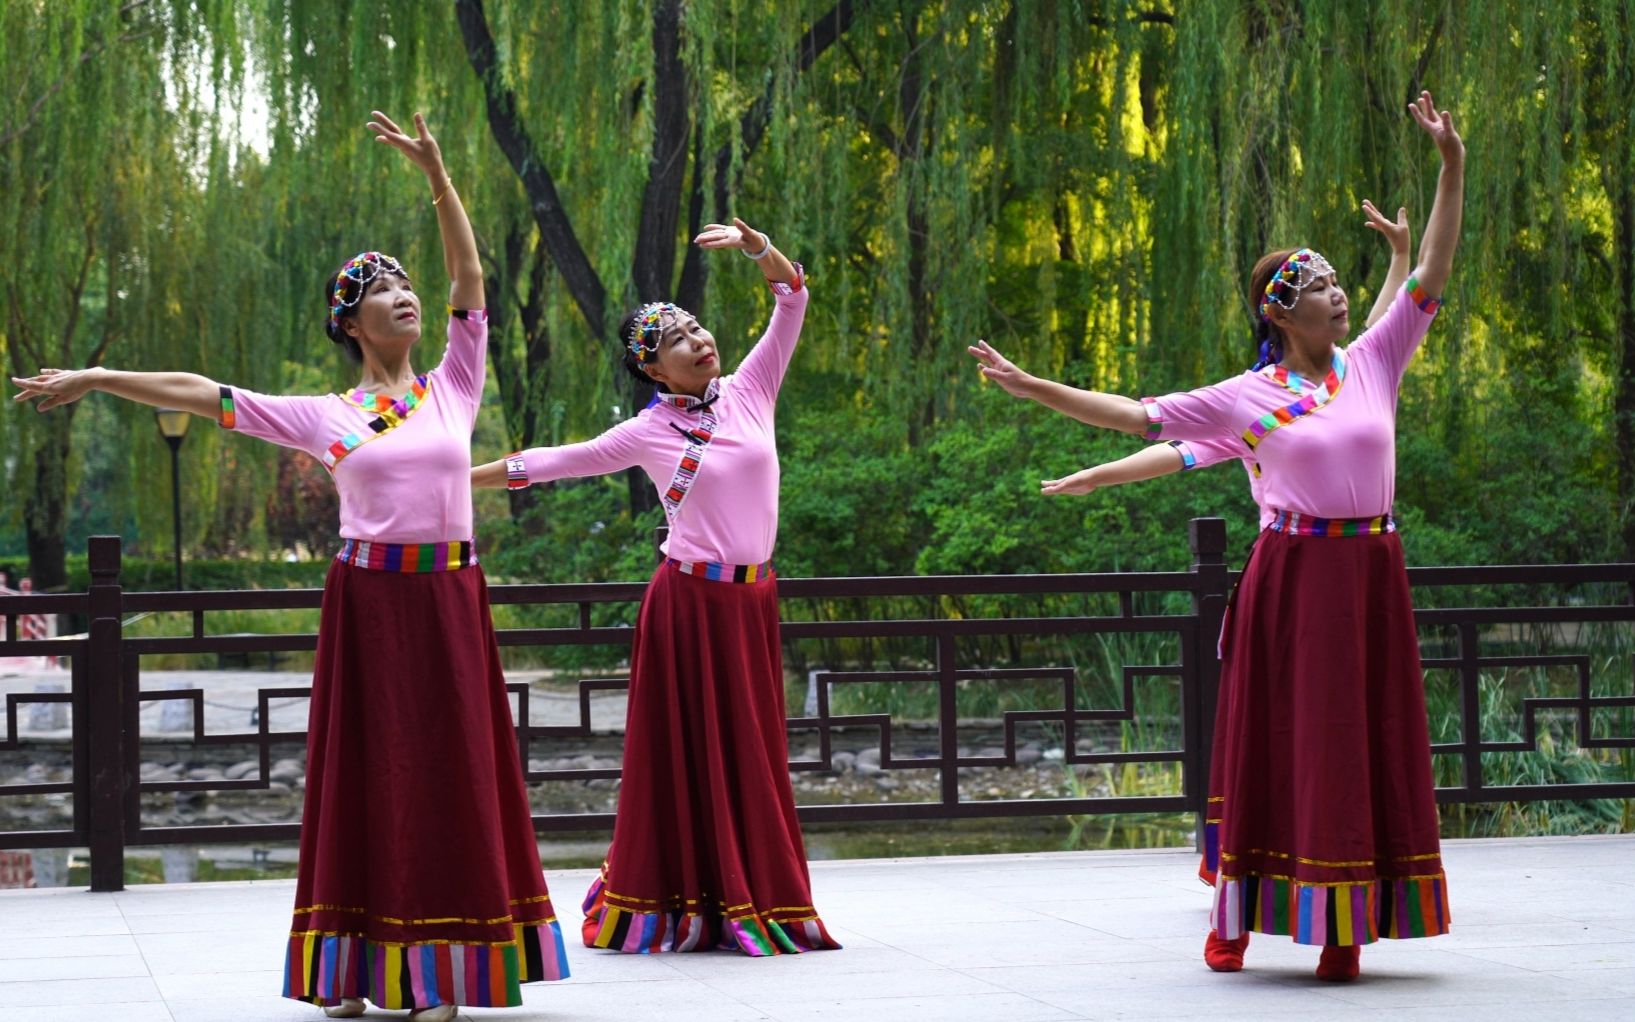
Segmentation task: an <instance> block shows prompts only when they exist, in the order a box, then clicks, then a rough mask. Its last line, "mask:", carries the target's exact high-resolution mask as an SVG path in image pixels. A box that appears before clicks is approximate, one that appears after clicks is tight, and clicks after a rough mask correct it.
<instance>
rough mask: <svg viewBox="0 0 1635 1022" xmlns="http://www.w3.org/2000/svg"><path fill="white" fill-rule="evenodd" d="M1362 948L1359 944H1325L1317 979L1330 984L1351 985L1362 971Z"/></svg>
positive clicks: (1318, 964) (1319, 961) (1318, 966)
mask: <svg viewBox="0 0 1635 1022" xmlns="http://www.w3.org/2000/svg"><path fill="white" fill-rule="evenodd" d="M1361 960H1362V947H1361V946H1360V945H1357V944H1324V945H1323V956H1322V957H1321V958H1319V959H1318V960H1317V978H1318V979H1326V980H1328V981H1329V982H1330V983H1349V982H1351V981H1352V980H1354V979H1356V978H1357V973H1359V972H1361V971H1362V966H1361V964H1360V963H1361Z"/></svg>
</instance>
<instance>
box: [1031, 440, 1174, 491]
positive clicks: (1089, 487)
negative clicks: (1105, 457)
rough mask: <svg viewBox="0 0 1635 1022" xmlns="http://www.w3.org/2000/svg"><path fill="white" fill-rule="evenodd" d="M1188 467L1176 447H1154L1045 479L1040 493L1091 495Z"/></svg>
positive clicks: (1040, 486) (1040, 485)
mask: <svg viewBox="0 0 1635 1022" xmlns="http://www.w3.org/2000/svg"><path fill="white" fill-rule="evenodd" d="M1185 467H1186V459H1184V458H1183V457H1182V456H1181V452H1180V451H1179V450H1177V449H1176V448H1175V446H1174V445H1172V444H1153V445H1152V446H1150V447H1144V448H1142V449H1141V450H1139V451H1137V452H1135V453H1134V454H1132V455H1130V456H1129V457H1127V458H1120V459H1118V460H1117V461H1110V462H1108V463H1107V464H1105V465H1093V466H1091V467H1090V468H1087V469H1082V470H1080V471H1078V472H1074V473H1073V474H1072V475H1070V476H1064V477H1062V478H1061V479H1042V480H1040V481H1039V492H1040V493H1043V494H1047V495H1055V494H1069V493H1090V492H1092V491H1094V490H1096V489H1099V488H1100V487H1103V486H1117V485H1119V484H1121V483H1139V482H1141V481H1142V480H1145V479H1157V478H1158V477H1159V476H1167V475H1169V474H1170V473H1171V472H1179V471H1181V469H1183V468H1185Z"/></svg>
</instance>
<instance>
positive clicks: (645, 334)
mask: <svg viewBox="0 0 1635 1022" xmlns="http://www.w3.org/2000/svg"><path fill="white" fill-rule="evenodd" d="M666 312H673V313H676V314H677V315H680V314H681V313H682V309H681V307H680V306H679V305H672V304H671V303H669V302H648V303H647V304H646V305H643V306H641V307H640V308H638V309H637V310H636V314H635V315H634V316H632V317H631V318H630V334H629V336H627V337H626V338H625V339H624V343H625V346H626V347H627V348H629V349H630V357H631V358H634V359H635V360H636V361H637V362H638V363H641V364H643V365H645V364H647V363H648V362H651V361H652V360H653V357H654V354H655V353H656V352H657V351H658V350H659V337H660V335H661V333H662V331H661V330H660V329H659V320H660V319H661V318H662V317H663V315H664V314H665V313H666Z"/></svg>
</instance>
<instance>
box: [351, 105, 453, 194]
mask: <svg viewBox="0 0 1635 1022" xmlns="http://www.w3.org/2000/svg"><path fill="white" fill-rule="evenodd" d="M370 116H372V117H373V118H374V120H372V121H370V122H369V130H370V131H372V132H374V133H375V141H376V142H384V143H386V144H387V145H389V146H391V147H392V148H393V149H396V150H397V151H398V152H400V153H402V154H403V155H404V156H407V157H408V158H409V159H410V160H412V161H413V162H414V165H415V166H417V167H419V168H420V169H421V170H423V171H425V173H426V176H427V177H429V178H432V179H433V180H434V181H435V180H436V179H438V178H439V177H446V176H447V172H446V171H444V170H443V151H442V150H441V149H439V148H438V147H437V140H436V139H435V138H432V137H431V132H430V131H428V130H426V119H425V118H424V117H422V116H420V115H419V114H415V115H414V137H412V138H411V137H410V136H408V135H406V134H404V133H403V129H402V128H399V127H398V126H397V122H396V121H394V120H392V119H391V118H390V117H387V116H386V115H385V114H383V113H381V112H380V111H379V110H371V111H370Z"/></svg>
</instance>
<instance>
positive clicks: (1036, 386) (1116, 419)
mask: <svg viewBox="0 0 1635 1022" xmlns="http://www.w3.org/2000/svg"><path fill="white" fill-rule="evenodd" d="M965 350H966V351H969V352H970V353H971V355H972V356H974V357H975V358H976V360H977V361H978V362H981V363H982V367H981V369H979V370H978V371H979V372H981V373H982V376H983V378H984V379H988V380H992V381H993V382H995V383H997V384H999V386H1000V388H1001V389H1003V390H1004V391H1005V393H1007V394H1011V395H1014V396H1016V397H1022V398H1027V399H1028V400H1029V401H1037V402H1039V403H1040V404H1042V405H1044V406H1045V407H1046V408H1049V409H1052V410H1054V411H1058V412H1061V413H1062V414H1063V415H1068V416H1071V417H1073V418H1075V419H1078V420H1079V421H1080V422H1083V423H1088V424H1089V425H1092V426H1100V427H1102V428H1103V429H1116V430H1118V431H1119V432H1121V433H1145V432H1146V431H1147V413H1146V412H1145V411H1144V410H1143V409H1142V407H1141V402H1139V401H1137V400H1135V399H1134V398H1128V397H1120V396H1118V395H1116V394H1102V393H1098V392H1097V391H1093V390H1080V389H1079V388H1077V387H1069V386H1067V385H1066V384H1062V383H1057V382H1055V381H1054V380H1044V379H1040V378H1039V377H1037V376H1033V375H1031V374H1029V373H1025V372H1023V371H1022V370H1021V369H1018V368H1017V367H1016V364H1015V363H1014V362H1012V361H1011V360H1010V359H1008V358H1006V357H1005V356H1003V355H1001V354H1000V353H999V352H998V351H996V350H994V347H993V345H991V344H989V343H988V342H987V341H977V342H976V344H975V345H972V346H971V347H969V348H966V349H965Z"/></svg>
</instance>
